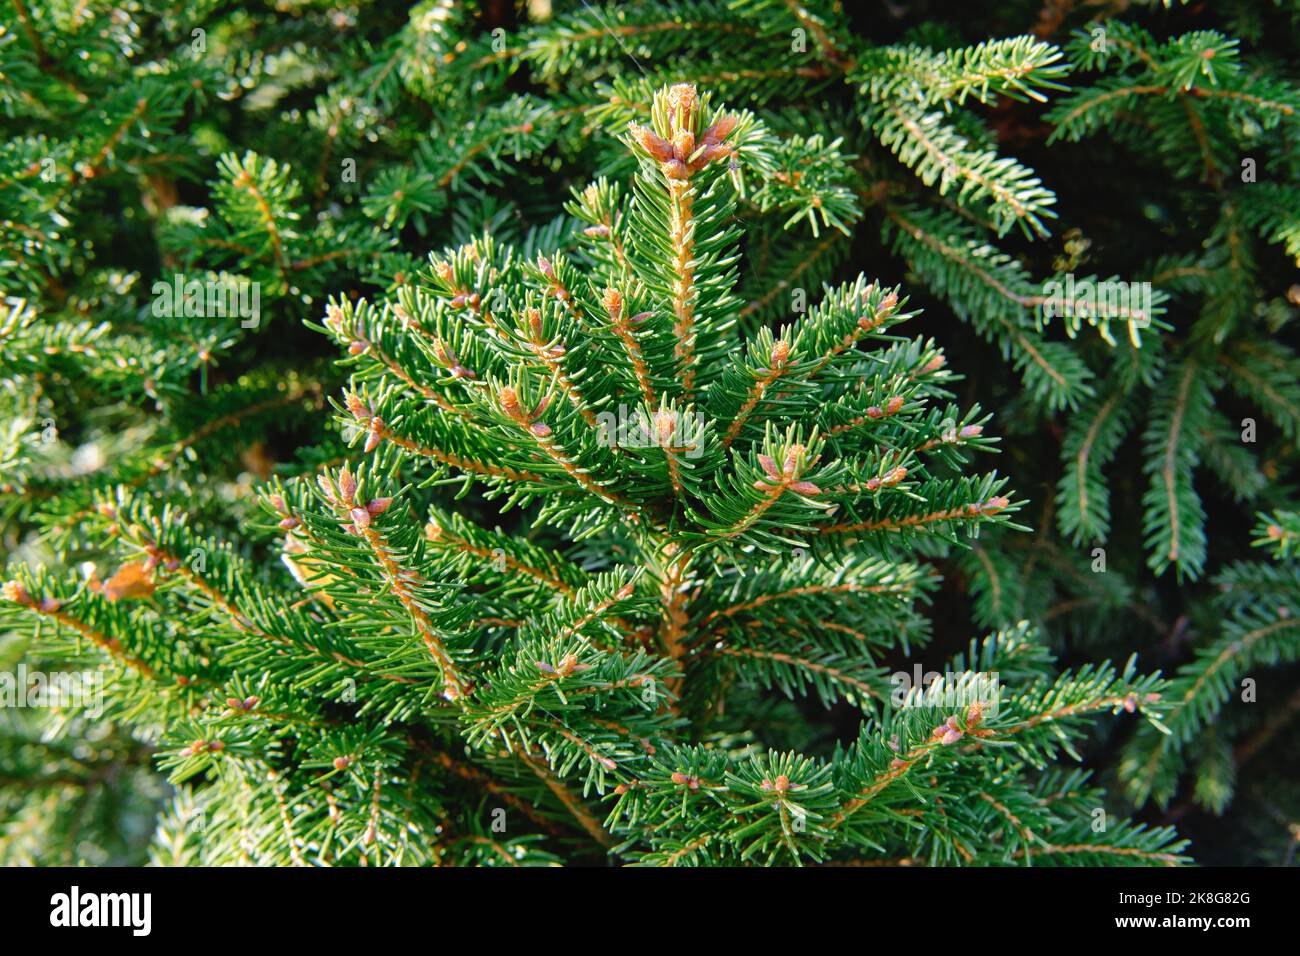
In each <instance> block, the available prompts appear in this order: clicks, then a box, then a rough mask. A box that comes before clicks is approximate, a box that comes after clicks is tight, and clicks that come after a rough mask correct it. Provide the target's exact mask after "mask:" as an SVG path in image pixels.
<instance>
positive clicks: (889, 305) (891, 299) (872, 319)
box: [858, 284, 898, 332]
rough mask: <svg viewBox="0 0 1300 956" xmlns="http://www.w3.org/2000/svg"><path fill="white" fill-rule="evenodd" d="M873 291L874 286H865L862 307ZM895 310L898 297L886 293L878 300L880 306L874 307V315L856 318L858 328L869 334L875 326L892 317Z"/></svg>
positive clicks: (891, 293)
mask: <svg viewBox="0 0 1300 956" xmlns="http://www.w3.org/2000/svg"><path fill="white" fill-rule="evenodd" d="M874 291H875V285H874V284H873V285H869V286H867V288H866V289H865V290H863V292H862V301H863V304H864V305H865V304H867V301H868V299H869V298H870V297H871V294H872V293H873V292H874ZM896 308H898V296H897V295H896V294H894V293H893V292H887V293H886V294H885V297H884V298H883V299H881V300H880V305H879V306H877V307H876V310H875V312H874V313H871V314H870V315H862V316H859V317H858V328H860V329H862V331H864V332H870V331H871V330H872V329H874V328H875V327H876V326H878V325H880V323H881V322H884V321H885V319H887V318H889V317H890V316H891V315H893V314H894V310H895V309H896Z"/></svg>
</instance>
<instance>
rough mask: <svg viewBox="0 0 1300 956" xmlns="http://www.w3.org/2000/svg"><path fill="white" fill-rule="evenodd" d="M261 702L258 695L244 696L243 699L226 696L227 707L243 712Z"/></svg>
mask: <svg viewBox="0 0 1300 956" xmlns="http://www.w3.org/2000/svg"><path fill="white" fill-rule="evenodd" d="M261 702H262V699H261V698H260V697H245V698H244V699H243V700H240V699H239V698H238V697H227V698H226V706H227V707H229V708H230V709H231V710H238V711H242V712H243V713H248V712H249V711H250V710H253V709H255V708H256V707H257V705H258V704H260V703H261Z"/></svg>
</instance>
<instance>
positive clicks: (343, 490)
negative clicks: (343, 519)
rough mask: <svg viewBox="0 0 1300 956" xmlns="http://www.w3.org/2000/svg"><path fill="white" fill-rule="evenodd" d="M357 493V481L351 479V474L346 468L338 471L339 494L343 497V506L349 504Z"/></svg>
mask: <svg viewBox="0 0 1300 956" xmlns="http://www.w3.org/2000/svg"><path fill="white" fill-rule="evenodd" d="M356 493H357V479H356V478H354V477H353V475H352V472H350V471H349V470H348V469H347V468H340V469H339V494H340V495H342V496H343V501H344V503H345V504H347V503H351V501H352V496H353V495H355V494H356Z"/></svg>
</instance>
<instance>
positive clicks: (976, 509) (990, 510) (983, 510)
mask: <svg viewBox="0 0 1300 956" xmlns="http://www.w3.org/2000/svg"><path fill="white" fill-rule="evenodd" d="M1010 503H1011V502H1010V501H1009V500H1008V499H1007V498H1006V497H1005V496H1003V495H994V496H993V497H992V498H990V499H989V500H988V501H985V502H983V503H980V502H975V503H973V504H969V505H967V506H966V511H967V512H968V513H970V514H972V515H995V514H997V513H998V512H999V511H1001V510H1002V509H1004V508H1005V507H1006V506H1007V505H1009V504H1010Z"/></svg>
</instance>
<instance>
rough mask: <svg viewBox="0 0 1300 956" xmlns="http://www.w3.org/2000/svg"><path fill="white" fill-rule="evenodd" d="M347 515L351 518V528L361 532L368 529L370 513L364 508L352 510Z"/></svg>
mask: <svg viewBox="0 0 1300 956" xmlns="http://www.w3.org/2000/svg"><path fill="white" fill-rule="evenodd" d="M348 515H349V516H350V517H351V518H352V526H353V527H354V528H358V529H361V530H365V529H366V528H369V527H370V512H369V511H367V510H366V509H365V508H353V509H352V510H351V511H350V512H348Z"/></svg>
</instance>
